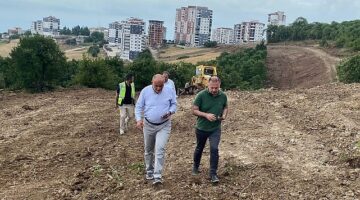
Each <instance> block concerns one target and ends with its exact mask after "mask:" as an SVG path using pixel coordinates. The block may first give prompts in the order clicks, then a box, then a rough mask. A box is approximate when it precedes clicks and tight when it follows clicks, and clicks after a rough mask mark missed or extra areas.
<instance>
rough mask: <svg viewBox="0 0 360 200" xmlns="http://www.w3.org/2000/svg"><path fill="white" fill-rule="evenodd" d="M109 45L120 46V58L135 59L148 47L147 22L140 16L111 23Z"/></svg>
mask: <svg viewBox="0 0 360 200" xmlns="http://www.w3.org/2000/svg"><path fill="white" fill-rule="evenodd" d="M108 38H109V45H113V46H118V47H119V49H120V55H119V56H120V58H121V59H124V60H134V59H135V58H136V57H137V56H138V55H139V53H140V52H141V51H143V50H144V49H145V48H146V35H145V22H144V21H143V20H142V19H138V18H129V19H127V20H126V21H121V22H114V23H111V24H110V25H109V37H108Z"/></svg>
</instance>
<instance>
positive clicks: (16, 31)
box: [8, 27, 24, 36]
mask: <svg viewBox="0 0 360 200" xmlns="http://www.w3.org/2000/svg"><path fill="white" fill-rule="evenodd" d="M23 33H24V32H23V30H22V29H21V28H20V27H15V28H12V29H8V35H9V36H12V35H21V34H23Z"/></svg>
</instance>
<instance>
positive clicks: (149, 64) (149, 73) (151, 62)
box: [129, 49, 160, 90]
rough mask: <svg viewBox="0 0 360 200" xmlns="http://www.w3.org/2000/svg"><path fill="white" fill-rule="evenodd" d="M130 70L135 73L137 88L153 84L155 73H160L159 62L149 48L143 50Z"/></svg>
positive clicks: (130, 66)
mask: <svg viewBox="0 0 360 200" xmlns="http://www.w3.org/2000/svg"><path fill="white" fill-rule="evenodd" d="M129 72H131V73H132V74H134V75H135V87H136V89H137V90H140V89H142V88H144V87H145V86H147V85H149V84H151V80H152V77H153V75H154V74H156V73H160V71H159V70H158V69H157V62H156V61H155V59H154V58H153V57H152V55H151V52H150V50H148V49H146V50H144V51H143V52H141V53H140V54H139V55H138V57H137V58H136V59H135V60H134V61H133V62H132V63H131V64H130V65H129Z"/></svg>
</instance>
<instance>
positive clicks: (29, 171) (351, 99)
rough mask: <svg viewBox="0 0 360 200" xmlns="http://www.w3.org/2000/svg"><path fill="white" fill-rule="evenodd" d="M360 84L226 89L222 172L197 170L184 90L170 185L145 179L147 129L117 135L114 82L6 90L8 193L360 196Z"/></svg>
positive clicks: (2, 139)
mask: <svg viewBox="0 0 360 200" xmlns="http://www.w3.org/2000/svg"><path fill="white" fill-rule="evenodd" d="M359 91H360V85H359V84H353V85H342V84H327V85H324V86H320V87H315V88H312V89H296V90H287V91H272V90H263V91H256V92H236V91H232V92H228V93H227V94H228V95H229V101H230V106H231V112H230V113H229V117H228V119H227V120H226V121H225V122H224V124H223V128H222V142H221V144H220V167H219V175H220V179H221V183H220V184H219V185H218V186H212V185H211V184H210V183H209V180H208V179H207V174H208V165H209V164H208V163H209V159H208V158H209V150H208V149H206V151H205V154H204V156H203V161H202V166H201V171H202V173H201V175H200V176H199V177H198V178H193V177H192V176H191V165H192V153H193V150H194V146H195V144H194V141H195V139H194V129H193V125H194V122H195V117H193V116H192V115H191V114H190V106H191V102H192V98H193V97H192V96H184V97H180V98H179V107H178V112H177V113H176V114H175V115H174V116H173V122H172V123H173V130H172V133H171V136H170V140H169V143H168V146H167V154H166V164H165V165H166V166H165V171H164V178H165V182H164V186H163V187H161V188H153V186H152V185H151V183H149V182H147V181H145V180H144V174H143V172H144V171H143V170H144V165H143V139H142V134H141V133H140V132H139V131H138V130H136V129H135V128H132V129H131V130H130V132H129V133H128V134H126V135H122V136H120V135H118V112H117V110H116V109H115V108H114V105H113V104H114V99H113V98H114V94H113V91H105V90H101V89H81V90H80V89H78V90H64V91H56V92H52V93H46V94H35V95H32V94H21V93H0V94H1V96H0V110H1V112H0V127H1V134H0V169H1V170H0V197H1V199H6V200H7V199H349V200H350V199H351V200H353V199H359V197H360V175H359V174H360V142H359V141H360V95H359V94H360V92H359Z"/></svg>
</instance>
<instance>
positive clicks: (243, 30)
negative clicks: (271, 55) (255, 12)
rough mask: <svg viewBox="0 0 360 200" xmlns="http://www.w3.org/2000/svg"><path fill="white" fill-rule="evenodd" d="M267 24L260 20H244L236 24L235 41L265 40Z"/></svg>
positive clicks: (239, 42)
mask: <svg viewBox="0 0 360 200" xmlns="http://www.w3.org/2000/svg"><path fill="white" fill-rule="evenodd" d="M264 27H265V24H263V23H260V22H259V21H250V22H242V23H241V24H235V25H234V43H235V44H241V43H247V42H259V41H261V40H263V39H264V38H263V34H264Z"/></svg>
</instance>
